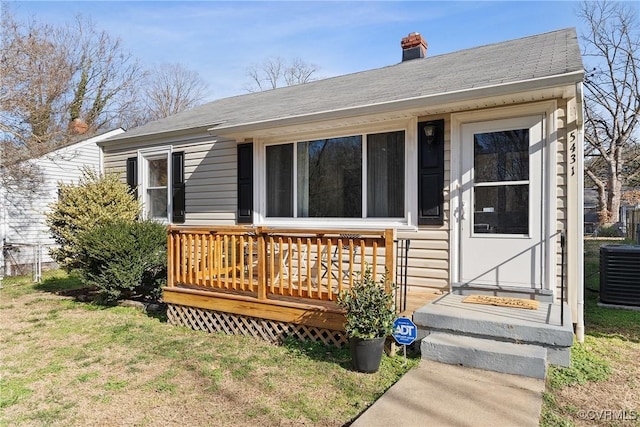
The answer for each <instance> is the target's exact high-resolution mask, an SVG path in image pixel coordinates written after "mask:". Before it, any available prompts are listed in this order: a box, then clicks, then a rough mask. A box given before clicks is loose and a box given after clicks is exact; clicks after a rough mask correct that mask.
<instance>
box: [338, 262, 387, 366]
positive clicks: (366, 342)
mask: <svg viewBox="0 0 640 427" xmlns="http://www.w3.org/2000/svg"><path fill="white" fill-rule="evenodd" d="M385 280H386V279H385V277H382V278H381V279H380V281H379V282H376V281H375V278H374V277H372V273H371V268H370V267H368V266H367V268H366V269H365V272H364V274H362V275H358V277H357V278H355V279H354V281H353V287H351V288H350V289H345V290H343V291H341V292H340V294H338V299H337V303H338V305H339V306H340V307H341V308H343V309H344V310H345V317H346V322H345V331H346V333H347V336H348V337H349V344H350V346H351V359H352V361H353V367H354V369H355V370H356V371H359V372H369V373H371V372H376V371H377V370H378V368H379V367H380V360H381V359H382V352H383V351H384V341H385V339H386V338H387V336H389V335H391V334H392V333H393V322H394V320H395V319H396V313H395V307H394V304H393V294H392V293H391V292H387V291H386V289H385Z"/></svg>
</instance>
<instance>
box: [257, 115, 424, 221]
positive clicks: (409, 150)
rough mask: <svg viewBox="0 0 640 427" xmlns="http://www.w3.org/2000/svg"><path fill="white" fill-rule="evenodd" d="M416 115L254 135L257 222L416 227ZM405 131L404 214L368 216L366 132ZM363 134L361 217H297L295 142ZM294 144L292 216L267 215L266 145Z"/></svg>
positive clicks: (369, 133)
mask: <svg viewBox="0 0 640 427" xmlns="http://www.w3.org/2000/svg"><path fill="white" fill-rule="evenodd" d="M416 127H417V118H413V119H411V120H409V121H408V123H407V121H403V122H402V123H401V124H399V125H396V126H392V125H390V124H386V125H385V126H368V127H366V128H358V129H354V130H353V131H351V130H345V131H342V132H339V133H312V134H307V135H300V136H298V137H295V138H291V137H287V138H271V139H260V138H255V139H254V158H255V159H256V161H255V162H254V176H255V177H258V179H256V180H254V206H256V207H257V209H256V212H255V213H254V214H255V216H254V218H255V220H256V224H258V225H265V226H273V227H301V228H302V227H305V228H320V229H322V228H340V227H351V228H354V227H355V228H359V229H379V228H396V229H405V230H406V229H410V230H415V229H417V224H416V218H417V208H418V202H417V183H416V179H417V178H416V176H417V162H416V160H415V159H416V152H417V131H416V130H415V128H416ZM398 131H403V132H404V135H405V136H404V144H405V146H404V162H405V163H404V164H405V168H404V192H405V196H404V217H403V218H367V217H366V215H367V184H368V183H367V135H371V134H379V133H387V132H398ZM358 135H360V136H361V137H362V185H363V187H362V215H363V216H362V217H360V218H299V217H297V215H298V212H297V211H298V209H297V191H298V188H297V179H296V177H297V143H298V142H301V141H314V140H319V139H331V138H341V137H350V136H358ZM282 144H293V159H294V164H293V180H294V183H293V184H294V185H293V216H292V217H289V218H270V217H267V216H266V200H267V194H266V191H267V189H266V177H267V171H266V147H268V146H272V145H282Z"/></svg>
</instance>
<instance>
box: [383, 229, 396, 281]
mask: <svg viewBox="0 0 640 427" xmlns="http://www.w3.org/2000/svg"><path fill="white" fill-rule="evenodd" d="M394 237H395V230H394V229H392V228H387V229H386V230H384V267H385V287H386V290H387V292H391V281H392V280H393V279H394V278H395V277H396V270H395V263H394V259H393V240H394Z"/></svg>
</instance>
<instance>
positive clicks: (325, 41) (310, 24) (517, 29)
mask: <svg viewBox="0 0 640 427" xmlns="http://www.w3.org/2000/svg"><path fill="white" fill-rule="evenodd" d="M11 3H12V6H11V9H12V10H13V12H14V13H15V14H16V15H17V17H18V18H19V19H26V18H29V17H35V18H36V19H37V20H39V21H42V22H47V23H52V24H63V23H64V22H70V21H72V20H73V19H74V17H75V16H76V15H77V14H82V15H84V16H86V17H90V18H91V19H92V20H93V21H94V23H95V24H96V26H97V27H98V28H99V29H104V30H107V31H108V32H109V33H110V34H112V35H113V36H117V37H120V38H121V39H122V41H123V43H124V46H125V48H126V49H127V50H129V51H131V53H132V54H133V55H134V56H136V57H138V58H139V59H140V60H141V62H142V63H143V65H144V66H147V67H150V66H152V65H155V64H159V63H162V62H179V63H181V64H182V65H184V66H186V67H187V68H190V69H193V70H196V71H198V72H199V73H200V75H201V76H202V77H203V78H204V79H205V80H206V81H207V82H208V83H209V85H210V93H209V94H208V99H210V100H212V99H216V98H221V97H226V96H231V95H238V94H243V93H246V89H245V87H246V86H247V84H248V83H249V82H250V80H249V78H248V77H247V76H246V69H247V67H248V66H249V65H250V64H252V63H259V62H261V61H262V60H263V59H264V58H265V57H268V56H281V57H283V58H285V59H290V58H294V57H299V58H301V59H303V60H305V61H307V62H312V63H315V64H317V65H319V66H320V68H321V69H320V72H319V74H318V76H320V77H331V76H336V75H341V74H347V73H352V72H357V71H362V70H367V69H371V68H378V67H383V66H386V65H392V64H395V63H397V62H399V61H400V59H401V50H400V40H401V39H402V37H404V36H406V35H407V34H408V33H410V32H414V31H417V32H419V33H421V34H422V36H423V37H424V38H425V39H426V40H427V43H428V44H429V48H428V53H427V55H428V56H434V55H439V54H443V53H447V52H453V51H456V50H460V49H465V48H470V47H474V46H480V45H484V44H489V43H495V42H499V41H503V40H508V39H514V38H519V37H524V36H528V35H532V34H538V33H543V32H547V31H552V30H556V29H560V28H566V27H577V28H578V30H580V26H581V22H580V21H579V19H578V18H577V16H576V8H577V6H578V3H577V2H574V1H561V2H554V1H540V2H507V1H491V2H478V1H449V2H435V1H433V2H431V1H393V2H383V1H376V2H368V1H350V2H339V1H322V2H314V1H296V2H284V1H277V2H272V1H258V2H249V1H235V2H230V1H205V2H201V1H182V2H172V1H137V2H130V1H110V2H109V1H104V2H96V1H82V2H37V1H18V2H11Z"/></svg>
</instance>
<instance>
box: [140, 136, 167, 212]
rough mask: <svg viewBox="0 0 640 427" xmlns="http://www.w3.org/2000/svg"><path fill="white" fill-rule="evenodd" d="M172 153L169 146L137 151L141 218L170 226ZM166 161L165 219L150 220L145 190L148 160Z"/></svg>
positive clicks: (147, 179) (146, 186) (147, 187)
mask: <svg viewBox="0 0 640 427" xmlns="http://www.w3.org/2000/svg"><path fill="white" fill-rule="evenodd" d="M172 152H173V150H172V147H171V146H163V147H155V148H149V149H144V150H139V151H138V176H139V177H141V179H140V180H139V181H140V182H139V187H140V192H139V194H140V200H141V201H142V216H143V218H145V219H153V220H156V221H160V222H161V223H163V224H170V223H171V222H172V213H173V197H171V196H172V194H173V188H171V177H172V176H173V170H172V162H171V153H172ZM162 158H164V159H166V160H167V217H166V218H152V217H150V216H149V210H148V209H147V206H148V201H149V200H148V196H147V190H148V189H149V160H157V159H162Z"/></svg>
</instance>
